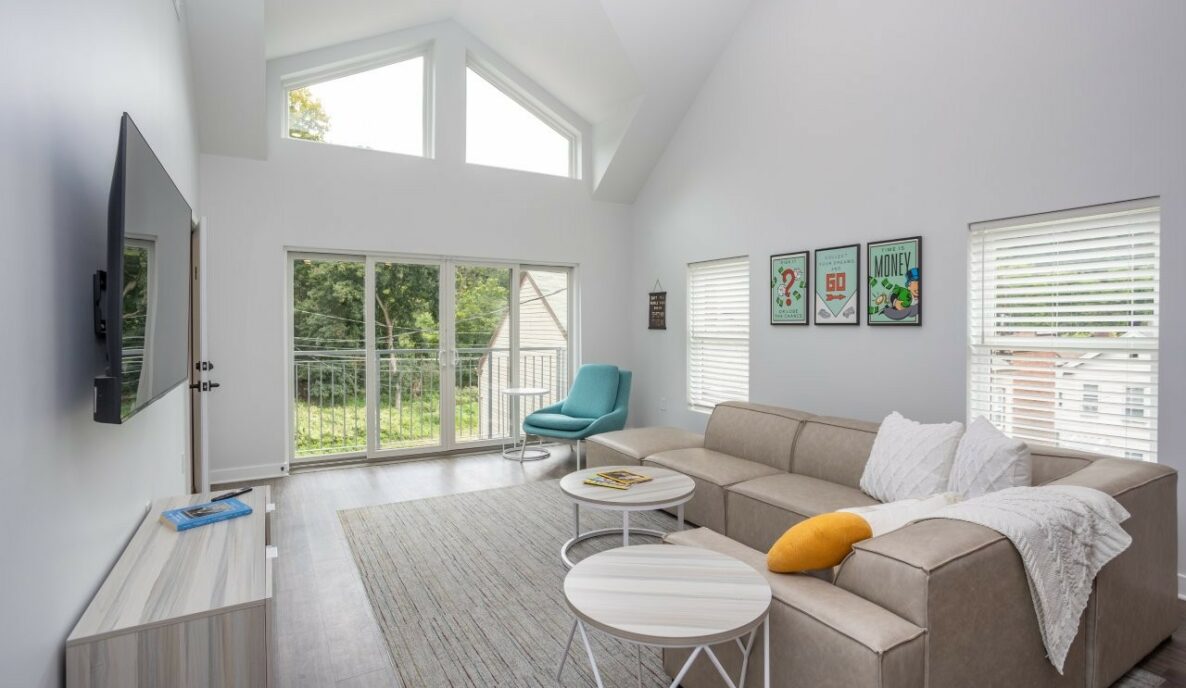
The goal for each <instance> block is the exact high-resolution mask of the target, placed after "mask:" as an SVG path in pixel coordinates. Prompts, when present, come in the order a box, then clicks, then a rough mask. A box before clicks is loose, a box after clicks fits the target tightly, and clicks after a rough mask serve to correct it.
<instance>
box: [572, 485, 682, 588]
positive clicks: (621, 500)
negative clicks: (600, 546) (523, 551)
mask: <svg viewBox="0 0 1186 688" xmlns="http://www.w3.org/2000/svg"><path fill="white" fill-rule="evenodd" d="M602 471H630V472H631V473H638V474H639V475H645V476H647V477H648V478H650V480H649V481H648V482H645V483H639V484H637V485H635V486H634V487H631V488H630V489H628V490H615V489H613V488H611V487H601V486H599V485H586V484H585V481H586V480H588V479H589V478H591V477H593V476H594V475H597V474H598V473H600V472H602ZM560 491H561V492H563V493H564V496H565V497H568V499H569V500H571V501H572V510H573V525H575V526H576V532H575V533H574V534H573V536H572V538H570V539H569V540H568V541H567V542H565V543H564V544H563V545H561V546H560V561H562V562H564V565H565V566H567V567H568V568H570V569H571V568H572V567H573V566H574V565H575V564H573V562H572V559H570V558H569V557H568V552H569V550H571V549H572V548H573V547H575V546H576V544H577V543H578V542H584V541H585V540H589V539H592V538H596V537H602V536H604V535H619V534H620V535H621V536H622V546H623V547H627V546H629V545H630V534H631V533H634V534H636V535H653V536H655V537H663V536H664V535H666V534H667V533H664V532H661V531H658V530H653V529H651V528H631V527H630V513H631V512H634V511H658V510H660V509H675V510H676V518H678V519H679V524H678V525H677V526H676V530H683V529H684V504H685V503H687V502H688V501H689V500H691V499H692V494H693V493H694V492H695V491H696V483H695V482H694V481H693V480H692V479H691V478H689V477H688V476H686V475H684V474H683V473H679V472H676V471H672V470H668V469H666V468H659V467H658V466H599V467H597V468H586V469H584V470H580V471H575V472H573V473H569V474H568V475H566V476H564V477H563V478H561V479H560ZM581 505H584V506H585V507H587V508H589V509H601V510H604V511H620V512H622V527H621V528H620V529H619V528H601V529H598V530H590V531H588V532H584V533H582V532H581Z"/></svg>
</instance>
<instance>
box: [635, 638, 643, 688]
mask: <svg viewBox="0 0 1186 688" xmlns="http://www.w3.org/2000/svg"><path fill="white" fill-rule="evenodd" d="M634 651H635V653H636V654H637V655H638V688H642V645H641V644H639V643H635V644H634Z"/></svg>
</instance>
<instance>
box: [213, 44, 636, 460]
mask: <svg viewBox="0 0 1186 688" xmlns="http://www.w3.org/2000/svg"><path fill="white" fill-rule="evenodd" d="M429 37H432V38H435V39H436V40H437V49H436V52H435V55H434V61H435V62H436V66H437V79H436V89H437V93H438V100H437V112H438V118H437V123H438V135H437V145H436V151H437V157H436V159H431V160H430V159H424V158H417V157H410V156H402V155H396V154H391V153H384V152H377V151H367V150H359V149H352V148H344V147H339V146H331V145H326V144H320V143H312V142H307V141H292V140H287V139H282V138H281V136H280V126H279V123H280V120H281V117H280V115H281V113H280V112H279V111H278V110H277V107H278V105H279V104H281V103H282V97H283V96H282V93H281V91H280V88H279V80H280V78H281V77H282V76H283V75H284V74H287V73H291V71H296V70H300V69H306V68H308V67H310V66H313V65H316V64H319V63H322V64H323V63H325V62H332V61H334V60H341V59H347V58H349V57H351V56H358V55H363V54H367V53H368V52H373V51H375V50H380V49H384V48H391V47H396V46H398V45H399V43H400V41H401V40H404V41H411V42H419V41H421V40H424V39H425V38H429ZM467 40H468V39H467V37H465V36H464V35H463V33H462V32H459V31H458V30H456V29H455V28H452V27H450V26H447V25H444V26H443V25H434V26H431V27H427V28H426V29H424V30H414V31H412V32H407V33H405V34H402V35H398V36H390V37H385V38H380V39H378V40H367V41H360V42H358V43H355V44H348V45H345V46H338V47H335V48H332V49H327V50H324V51H317V52H316V53H313V54H304V55H300V56H294V57H292V58H284V59H282V60H278V61H273V63H271V64H270V65H269V98H270V103H269V105H270V109H271V110H272V113H271V115H270V117H269V120H270V122H271V127H270V131H269V155H268V159H267V160H265V161H253V160H245V159H240V158H230V157H221V156H206V155H204V156H202V157H201V179H202V192H203V197H204V201H203V213H204V214H205V215H206V217H207V219H208V221H209V229H210V239H209V244H208V250H209V255H208V261H207V266H208V269H209V309H210V317H209V338H210V340H209V341H210V358H211V360H213V361H214V364H215V371H214V375H213V378H214V379H216V380H218V381H219V382H221V383H222V387H221V388H220V389H219V390H218V391H217V392H216V393H214V394H212V395H210V401H209V403H210V427H211V439H210V456H211V460H210V465H211V480H212V481H214V482H218V481H225V480H239V479H247V478H257V477H261V476H272V475H277V474H280V472H281V467H282V466H283V465H284V463H285V461H286V459H287V458H288V457H287V452H288V438H287V437H286V433H285V416H286V414H287V413H288V401H287V399H286V396H285V376H286V375H288V374H289V371H288V369H287V366H286V363H285V350H286V347H287V345H288V334H289V333H288V332H286V331H285V308H286V304H287V294H286V289H285V287H286V285H285V270H286V259H285V251H286V248H291V247H299V248H320V249H337V250H356V251H383V252H399V253H415V254H429V255H451V256H463V257H477V258H498V259H508V260H523V261H529V262H537V263H544V264H546V263H551V262H556V263H577V264H579V268H578V280H579V282H580V284H581V285H583V289H582V291H581V306H582V308H581V316H582V317H581V331H582V333H583V334H582V343H583V347H582V350H583V358H584V360H586V361H607V362H625V361H626V360H627V358H628V356H629V353H630V342H629V339H628V338H627V337H626V336H625V334H624V333H625V332H626V331H628V330H627V329H626V328H627V327H628V326H627V325H626V324H625V323H623V322H622V318H621V311H620V309H621V304H622V303H624V302H625V301H626V299H627V289H628V286H629V285H628V279H627V278H626V267H627V265H628V263H629V258H628V257H627V256H626V254H625V247H626V243H627V230H628V227H629V208H628V207H627V206H621V205H616V204H608V203H599V202H594V201H592V200H591V198H590V192H589V183H588V181H587V178H586V180H583V181H582V180H571V179H563V178H558V177H549V176H545V175H537V174H531V173H524V172H514V171H509V170H501V169H493V168H486V167H477V166H470V165H466V164H465V163H464V145H463V139H462V137H463V136H464V118H463V116H462V115H463V113H464V107H465V106H464V59H465V57H464V56H465V50H466V48H467V47H469V48H470V49H479V50H480V49H481V46H475V45H474V44H472V43H467ZM484 57H487V58H491V59H492V58H493V56H489V55H485V56H484ZM496 66H498V67H500V68H506V67H507V66H506V65H496ZM533 95H535V96H537V97H539V98H540V99H541V100H546V94H542V93H534V94H533ZM554 105H555V104H554ZM556 107H557V109H558V108H559V106H558V105H556ZM586 177H587V175H586Z"/></svg>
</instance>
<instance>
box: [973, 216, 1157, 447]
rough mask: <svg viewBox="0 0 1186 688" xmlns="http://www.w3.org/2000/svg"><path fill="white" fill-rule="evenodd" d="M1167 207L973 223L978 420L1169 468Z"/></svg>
mask: <svg viewBox="0 0 1186 688" xmlns="http://www.w3.org/2000/svg"><path fill="white" fill-rule="evenodd" d="M1160 225H1161V214H1160V209H1159V207H1158V205H1157V200H1156V199H1151V200H1145V201H1134V202H1128V203H1122V204H1114V205H1108V206H1097V207H1094V208H1088V209H1083V210H1077V211H1069V212H1066V213H1057V214H1050V215H1042V216H1034V217H1029V218H1020V219H1016V220H1007V221H999V222H992V223H981V224H978V225H973V226H972V235H971V251H970V254H969V265H968V278H969V284H968V288H969V299H970V300H969V304H968V307H969V333H968V337H969V339H968V341H969V344H970V346H969V353H968V357H969V358H968V414H969V418H975V417H976V416H985V417H986V418H988V419H989V420H991V421H993V422H994V423H995V424H996V425H997V426H998V427H1000V428H1001V429H1002V430H1004V431H1005V432H1007V433H1009V434H1011V435H1013V436H1015V437H1020V438H1022V439H1026V440H1031V441H1034V442H1039V443H1043V444H1053V445H1056V446H1062V447H1070V448H1076V449H1084V450H1088V451H1097V452H1101V453H1105V454H1111V455H1115V456H1125V457H1129V458H1136V459H1145V460H1148V461H1155V460H1156V459H1157V354H1158V314H1159V296H1158V269H1159V265H1160V248H1159V240H1158V239H1159V231H1160Z"/></svg>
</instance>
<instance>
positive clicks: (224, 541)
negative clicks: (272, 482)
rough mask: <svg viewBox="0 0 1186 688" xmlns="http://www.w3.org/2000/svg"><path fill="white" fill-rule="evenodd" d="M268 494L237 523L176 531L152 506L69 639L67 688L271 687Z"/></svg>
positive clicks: (166, 502) (160, 506) (262, 491)
mask: <svg viewBox="0 0 1186 688" xmlns="http://www.w3.org/2000/svg"><path fill="white" fill-rule="evenodd" d="M270 495H271V492H270V489H269V488H268V487H266V486H263V487H256V488H255V489H254V490H253V491H252V492H250V493H248V494H246V495H243V496H241V497H239V499H240V500H242V501H243V502H245V503H246V504H248V505H249V506H250V507H251V508H252V513H251V514H249V515H247V516H243V517H240V518H235V519H231V520H229V521H223V522H220V523H214V524H211V525H208V526H201V527H199V528H194V529H192V530H187V531H183V532H176V531H174V530H172V529H171V528H168V527H167V526H165V525H163V524H161V523H160V522H159V521H158V518H159V516H160V513H161V512H162V511H164V510H166V509H174V508H177V507H179V506H185V505H187V504H198V503H201V502H204V501H207V500H209V498H210V497H211V496H212V495H211V494H210V493H206V494H198V495H187V496H184V497H172V498H168V499H162V500H158V501H157V502H155V503H154V504H153V505H152V508H151V509H150V510H149V512H148V514H147V515H146V516H145V518H144V521H143V522H142V523H141V524H140V527H139V528H138V529H137V530H136V534H135V535H133V536H132V540H131V542H130V543H128V546H127V548H126V549H124V552H123V554H122V555H121V556H120V558H119V560H118V561H117V562H116V563H115V566H114V567H113V568H112V569H111V573H110V574H109V575H108V576H107V579H106V580H105V581H104V582H103V585H102V586H101V587H100V588H99V592H98V593H97V594H96V595H95V597H94V599H93V600H92V601H91V603H90V605H89V606H88V607H87V609H86V611H85V612H83V615H82V618H81V619H79V621H78V624H77V625H76V626H75V627H74V631H73V632H72V633H71V634H70V637H69V638H68V639H67V641H66V685H67V686H68V687H69V688H107V687H109V686H110V687H112V688H115V687H119V688H128V687H141V688H149V687H150V686H151V687H153V688H157V687H163V686H169V687H177V688H197V687H199V686H202V687H205V686H221V687H225V688H264V687H266V686H271V685H272V684H273V680H274V679H273V677H274V673H275V672H274V670H273V668H272V663H271V662H272V657H273V654H274V653H273V644H272V636H273V621H272V620H273V609H272V576H273V566H274V562H275V558H276V550H275V548H274V547H272V546H271V543H270V541H269V536H270V524H269V520H270V518H271V511H272V506H271V497H270Z"/></svg>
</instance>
